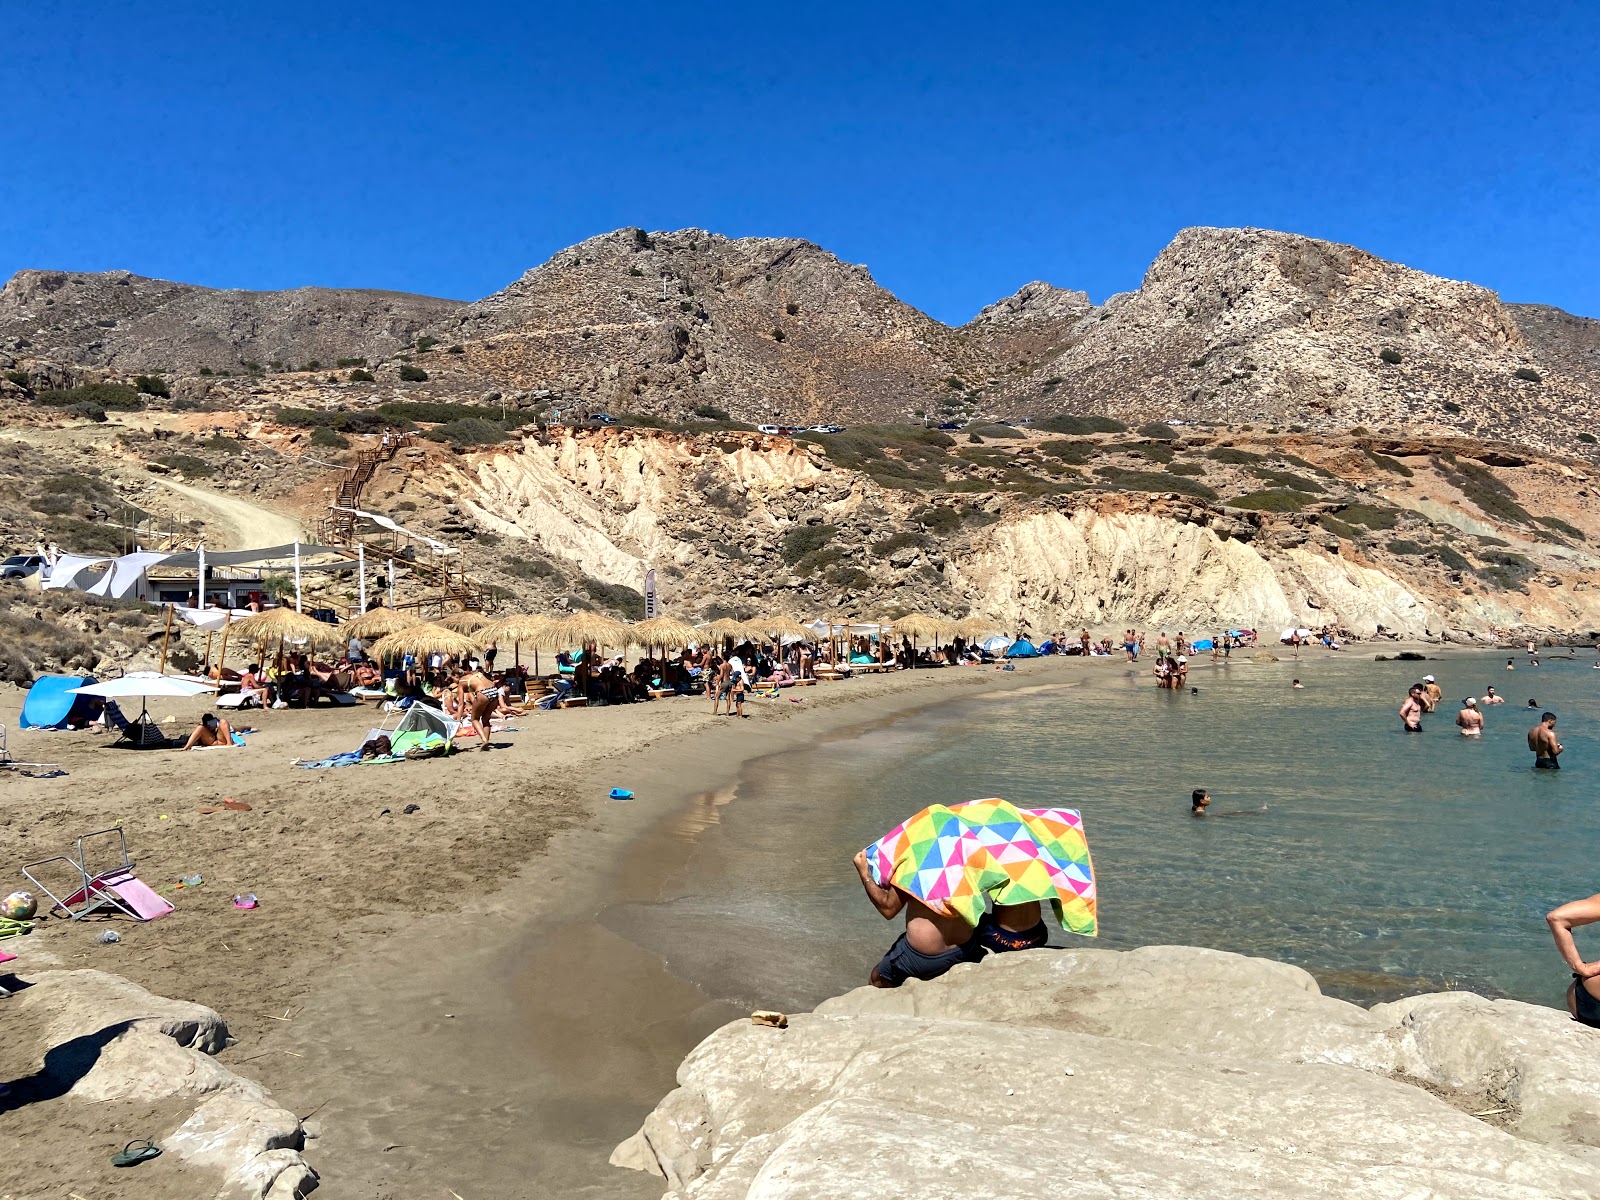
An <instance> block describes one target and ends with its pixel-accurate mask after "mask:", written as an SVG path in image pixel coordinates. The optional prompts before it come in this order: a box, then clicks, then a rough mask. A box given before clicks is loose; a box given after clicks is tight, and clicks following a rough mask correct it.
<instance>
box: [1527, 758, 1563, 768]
mask: <svg viewBox="0 0 1600 1200" xmlns="http://www.w3.org/2000/svg"><path fill="white" fill-rule="evenodd" d="M1533 765H1534V768H1535V769H1536V770H1539V771H1559V770H1561V762H1560V760H1559V759H1554V758H1536V759H1534V760H1533Z"/></svg>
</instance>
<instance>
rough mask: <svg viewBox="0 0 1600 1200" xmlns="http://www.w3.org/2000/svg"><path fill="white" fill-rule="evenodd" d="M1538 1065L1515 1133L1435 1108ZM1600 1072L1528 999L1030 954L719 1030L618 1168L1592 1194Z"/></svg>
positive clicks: (1290, 1198) (1229, 1192) (708, 1195)
mask: <svg viewBox="0 0 1600 1200" xmlns="http://www.w3.org/2000/svg"><path fill="white" fill-rule="evenodd" d="M1502 1006H1509V1007H1504V1008H1502ZM1485 1022H1487V1023H1489V1024H1488V1030H1489V1031H1490V1032H1493V1033H1494V1036H1492V1037H1491V1036H1489V1035H1488V1033H1486V1030H1485V1025H1484V1023H1485ZM1546 1042H1548V1047H1547V1048H1548V1049H1549V1051H1550V1054H1549V1055H1548V1056H1545V1055H1544V1054H1542V1052H1541V1051H1540V1050H1539V1047H1540V1046H1541V1045H1542V1044H1544V1043H1546ZM1466 1043H1472V1044H1474V1045H1476V1046H1477V1047H1478V1049H1477V1050H1476V1051H1472V1050H1469V1049H1468V1048H1467V1046H1466ZM1474 1054H1476V1057H1474ZM1543 1057H1548V1058H1549V1059H1550V1060H1551V1061H1553V1062H1555V1063H1556V1064H1558V1066H1557V1067H1556V1068H1555V1069H1553V1070H1552V1071H1551V1072H1549V1074H1550V1076H1551V1079H1546V1080H1542V1081H1541V1079H1540V1078H1533V1082H1532V1085H1531V1086H1532V1088H1533V1091H1532V1092H1531V1093H1529V1095H1524V1096H1523V1097H1522V1100H1521V1104H1520V1106H1519V1105H1518V1104H1511V1105H1509V1106H1507V1107H1504V1108H1503V1109H1502V1113H1501V1124H1500V1125H1497V1124H1492V1123H1490V1122H1489V1121H1487V1120H1484V1119H1479V1118H1478V1117H1475V1116H1473V1115H1472V1114H1471V1113H1470V1112H1468V1111H1463V1108H1462V1107H1461V1106H1459V1105H1457V1104H1452V1103H1449V1102H1447V1099H1445V1098H1441V1095H1446V1096H1447V1095H1449V1094H1450V1093H1459V1094H1460V1095H1462V1096H1465V1095H1468V1094H1473V1095H1475V1096H1479V1097H1481V1096H1482V1095H1484V1094H1488V1093H1491V1091H1492V1086H1494V1085H1498V1086H1502V1087H1503V1085H1504V1084H1505V1082H1506V1079H1507V1078H1508V1076H1507V1074H1506V1072H1507V1070H1508V1069H1510V1070H1511V1071H1512V1073H1513V1075H1516V1072H1517V1070H1518V1068H1517V1067H1516V1063H1518V1062H1521V1063H1522V1064H1523V1065H1522V1067H1521V1068H1520V1070H1521V1074H1520V1075H1518V1076H1517V1077H1518V1078H1524V1079H1526V1078H1530V1077H1537V1076H1538V1075H1539V1072H1538V1071H1537V1070H1536V1069H1535V1067H1534V1065H1533V1064H1534V1062H1535V1060H1536V1059H1540V1058H1543ZM1583 1064H1587V1067H1588V1075H1589V1076H1591V1077H1597V1078H1600V1038H1597V1037H1594V1036H1591V1031H1588V1030H1584V1029H1582V1028H1581V1027H1578V1026H1576V1025H1575V1024H1574V1023H1572V1022H1571V1021H1570V1020H1567V1019H1566V1018H1565V1015H1564V1014H1560V1013H1556V1012H1553V1011H1552V1010H1544V1009H1538V1008H1536V1007H1534V1006H1531V1005H1519V1004H1514V1003H1513V1002H1507V1001H1499V1002H1495V1003H1494V1004H1490V1002H1488V1001H1483V1000H1481V999H1479V998H1477V997H1443V998H1440V997H1423V998H1418V999H1417V1000H1414V1001H1407V1002H1404V1003H1403V1004H1401V1005H1384V1006H1380V1007H1379V1008H1378V1009H1376V1010H1373V1011H1371V1012H1369V1011H1367V1010H1364V1009H1361V1008H1359V1007H1357V1006H1355V1005H1350V1004H1346V1003H1344V1002H1342V1001H1338V1000H1333V999H1330V998H1327V997H1324V996H1321V995H1320V994H1319V993H1318V991H1317V988H1316V984H1315V982H1314V981H1312V979H1311V977H1310V976H1309V975H1307V974H1306V973H1305V972H1303V971H1300V970H1298V969H1297V968H1293V967H1288V966H1285V965H1284V964H1281V963H1274V962H1268V961H1266V960H1261V959H1249V958H1244V957H1241V956H1237V955H1228V954H1221V953H1218V952H1215V951H1206V950H1193V949H1188V948H1183V947H1155V948H1148V949H1145V950H1139V951H1131V952H1126V953H1117V952H1112V951H1093V950H1091V951H1066V952H1050V951H1037V952H1032V953H1027V954H1015V955H1005V956H1001V957H999V958H996V959H993V960H990V961H986V962H985V963H982V964H976V965H974V966H970V967H963V968H958V969H957V970H956V971H953V972H951V973H950V974H949V975H947V976H946V977H944V978H943V979H940V980H936V981H933V982H932V983H919V984H914V985H908V986H907V987H905V988H902V989H899V990H898V991H877V990H873V989H865V988H863V989H860V990H858V991H855V992H852V993H849V994H848V995H846V996H842V997H839V998H837V999H835V1000H832V1001H829V1002H828V1003H827V1004H824V1005H823V1006H821V1008H819V1009H818V1011H817V1012H816V1013H815V1014H805V1015H798V1016H794V1017H792V1018H791V1021H790V1026H789V1028H788V1029H786V1030H778V1029H770V1028H764V1027H757V1026H753V1025H750V1024H749V1023H747V1022H736V1023H734V1024H731V1025H728V1026H725V1027H723V1028H722V1029H720V1030H718V1031H717V1032H716V1033H714V1034H713V1035H712V1036H711V1037H710V1038H708V1039H707V1040H706V1041H705V1042H703V1043H702V1044H701V1045H700V1046H699V1047H698V1048H696V1050H695V1051H694V1052H693V1053H692V1054H691V1055H690V1056H689V1057H688V1058H687V1059H686V1060H685V1061H684V1063H683V1065H682V1067H681V1068H680V1070H679V1075H678V1082H679V1085H680V1086H679V1087H678V1089H677V1090H676V1091H674V1092H673V1093H672V1094H671V1095H670V1096H668V1097H667V1098H666V1099H665V1100H664V1101H663V1102H662V1104H661V1105H660V1106H659V1107H658V1108H657V1109H656V1111H655V1112H654V1113H652V1114H651V1116H650V1117H649V1118H648V1119H647V1120H646V1122H645V1124H644V1126H643V1128H642V1129H641V1130H640V1132H639V1133H638V1134H636V1135H635V1136H634V1137H633V1138H632V1139H630V1140H629V1141H628V1142H625V1143H623V1145H622V1146H620V1147H618V1149H617V1152H616V1154H615V1155H614V1157H613V1162H615V1163H617V1164H618V1165H623V1166H632V1167H635V1168H638V1169H643V1170H651V1171H654V1172H656V1173H657V1174H660V1175H662V1176H663V1177H664V1178H665V1179H666V1182H667V1186H668V1189H669V1190H668V1191H667V1193H666V1195H667V1196H668V1197H674V1198H676V1197H689V1196H693V1197H695V1198H696V1200H777V1198H780V1197H781V1198H783V1200H812V1198H815V1200H822V1198H823V1197H829V1198H831V1197H837V1196H844V1195H855V1194H874V1195H891V1196H916V1197H919V1198H931V1197H952V1198H953V1197H969V1196H1042V1197H1063V1198H1071V1200H1091V1198H1093V1200H1101V1198H1104V1200H1112V1198H1117V1200H1121V1198H1128V1200H1132V1198H1134V1197H1138V1198H1140V1200H1168V1198H1170V1200H1180V1198H1181V1200H1195V1198H1200V1200H1205V1198H1211V1197H1215V1198H1216V1200H1224V1198H1226V1200H1235V1198H1241V1197H1261V1198H1262V1200H1266V1198H1267V1197H1271V1198H1273V1200H1300V1198H1306V1200H1309V1198H1311V1197H1334V1196H1337V1197H1347V1196H1374V1197H1394V1198H1396V1200H1400V1198H1411V1197H1417V1198H1422V1197H1426V1198H1428V1200H1483V1198H1485V1197H1491V1196H1492V1197H1496V1198H1498V1200H1558V1198H1559V1200H1600V1175H1597V1174H1596V1173H1595V1172H1594V1170H1593V1169H1592V1166H1591V1164H1590V1162H1589V1161H1586V1160H1587V1143H1586V1141H1585V1138H1586V1136H1587V1132H1588V1129H1589V1125H1588V1124H1587V1123H1586V1120H1585V1115H1586V1114H1588V1115H1590V1117H1591V1118H1592V1114H1593V1113H1595V1112H1597V1111H1600V1105H1595V1104H1594V1103H1593V1102H1592V1098H1591V1099H1590V1100H1589V1101H1586V1100H1585V1093H1584V1090H1583V1087H1582V1086H1581V1084H1582V1083H1583V1080H1582V1079H1581V1078H1574V1075H1573V1073H1574V1072H1575V1071H1576V1070H1577V1069H1578V1068H1579V1067H1580V1066H1582V1065H1583ZM1423 1072H1429V1073H1430V1074H1424V1073H1423ZM1490 1076H1492V1077H1493V1079H1492V1080H1491V1079H1490V1078H1489V1077H1490ZM1408 1078H1416V1079H1419V1080H1422V1081H1424V1082H1427V1083H1429V1084H1430V1086H1432V1087H1433V1089H1434V1091H1438V1092H1439V1093H1440V1095H1436V1094H1434V1091H1430V1090H1428V1089H1427V1088H1424V1087H1422V1086H1416V1085H1415V1084H1413V1083H1411V1082H1408V1081H1407V1080H1408ZM1532 1095H1537V1096H1550V1097H1552V1098H1551V1099H1550V1100H1549V1101H1548V1104H1547V1106H1548V1108H1549V1111H1548V1112H1544V1111H1543V1110H1542V1109H1540V1114H1541V1115H1539V1116H1537V1117H1536V1118H1535V1119H1533V1120H1532V1121H1531V1126H1530V1127H1529V1128H1524V1127H1523V1124H1522V1122H1524V1121H1526V1120H1527V1114H1529V1113H1531V1112H1533V1111H1534V1110H1535V1109H1537V1108H1538V1107H1539V1106H1538V1105H1533V1106H1531V1107H1530V1106H1529V1105H1528V1101H1529V1098H1530V1096H1532ZM1585 1103H1588V1104H1589V1107H1588V1108H1585V1107H1584V1105H1585ZM1502 1126H1504V1127H1502Z"/></svg>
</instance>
